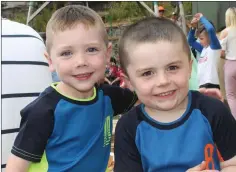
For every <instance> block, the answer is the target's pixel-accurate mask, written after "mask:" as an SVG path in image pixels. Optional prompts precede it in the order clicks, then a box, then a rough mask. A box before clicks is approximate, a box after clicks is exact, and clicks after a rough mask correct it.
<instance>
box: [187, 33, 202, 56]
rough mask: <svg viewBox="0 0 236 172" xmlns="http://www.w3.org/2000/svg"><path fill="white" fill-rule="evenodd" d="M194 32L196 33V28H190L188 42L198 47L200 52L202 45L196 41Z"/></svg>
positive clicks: (195, 47) (193, 46)
mask: <svg viewBox="0 0 236 172" xmlns="http://www.w3.org/2000/svg"><path fill="white" fill-rule="evenodd" d="M194 33H195V29H190V31H189V33H188V44H189V45H190V46H191V47H192V48H194V49H196V50H197V51H198V52H200V53H201V52H202V49H203V47H202V45H201V44H200V43H199V42H197V41H196V39H195V37H194Z"/></svg>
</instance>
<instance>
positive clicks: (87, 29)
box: [51, 23, 104, 43]
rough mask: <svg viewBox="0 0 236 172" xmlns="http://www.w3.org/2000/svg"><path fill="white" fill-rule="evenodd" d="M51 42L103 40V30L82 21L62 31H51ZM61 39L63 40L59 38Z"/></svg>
mask: <svg viewBox="0 0 236 172" xmlns="http://www.w3.org/2000/svg"><path fill="white" fill-rule="evenodd" d="M51 39H52V42H57V41H59V40H60V41H65V42H66V41H70V42H73V41H78V42H80V43H81V42H84V43H86V42H95V43H96V42H104V37H103V31H102V28H101V27H99V26H96V25H94V26H91V25H86V24H83V23H78V24H76V25H75V26H73V27H71V28H69V27H68V28H67V29H65V30H63V31H61V30H57V31H55V32H52V37H51ZM61 39H63V40H61Z"/></svg>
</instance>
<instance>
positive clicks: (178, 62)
mask: <svg viewBox="0 0 236 172" xmlns="http://www.w3.org/2000/svg"><path fill="white" fill-rule="evenodd" d="M181 63H183V62H182V61H181V60H177V61H173V62H171V63H169V64H167V65H166V66H169V65H173V64H181Z"/></svg>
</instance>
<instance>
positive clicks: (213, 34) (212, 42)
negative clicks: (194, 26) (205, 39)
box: [200, 16, 221, 50]
mask: <svg viewBox="0 0 236 172" xmlns="http://www.w3.org/2000/svg"><path fill="white" fill-rule="evenodd" d="M200 22H201V23H202V24H203V25H204V27H205V28H206V30H207V33H208V35H209V39H210V47H211V49H213V50H218V49H221V46H220V42H219V40H218V38H217V36H216V32H215V29H214V27H213V26H212V24H211V23H210V22H209V21H208V20H207V19H206V18H205V17H204V16H202V17H201V18H200Z"/></svg>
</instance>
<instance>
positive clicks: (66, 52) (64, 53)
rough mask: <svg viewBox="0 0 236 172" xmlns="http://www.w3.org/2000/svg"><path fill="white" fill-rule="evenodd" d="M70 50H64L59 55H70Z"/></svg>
mask: <svg viewBox="0 0 236 172" xmlns="http://www.w3.org/2000/svg"><path fill="white" fill-rule="evenodd" d="M71 55H72V52H71V51H64V52H62V53H61V56H71Z"/></svg>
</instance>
